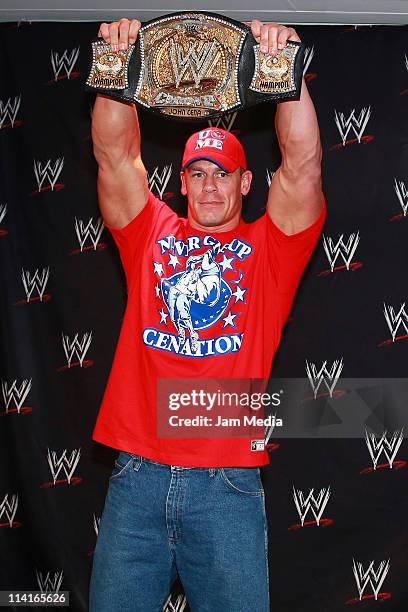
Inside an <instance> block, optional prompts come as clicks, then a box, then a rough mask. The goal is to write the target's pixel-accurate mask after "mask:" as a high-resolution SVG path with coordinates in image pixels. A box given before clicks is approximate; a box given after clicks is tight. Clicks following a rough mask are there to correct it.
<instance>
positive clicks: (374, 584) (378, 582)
mask: <svg viewBox="0 0 408 612" xmlns="http://www.w3.org/2000/svg"><path fill="white" fill-rule="evenodd" d="M373 565H374V561H371V563H370V565H369V566H368V568H367V569H366V570H364V568H363V564H362V563H360V562H357V563H356V562H355V561H354V559H353V574H354V578H355V579H356V584H357V588H358V593H359V596H360V601H361V599H362V597H363V593H364V590H365V588H366V586H367V585H368V584H371V588H372V589H373V593H374V596H375V599H377V598H378V592H379V590H380V589H381V586H382V583H383V582H384V580H385V577H386V575H387V573H388V570H389V569H390V560H389V559H388V561H381V562H380V565H379V566H378V569H377V571H376V572H375V571H374V568H373Z"/></svg>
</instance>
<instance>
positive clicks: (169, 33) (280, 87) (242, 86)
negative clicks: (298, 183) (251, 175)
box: [86, 12, 304, 120]
mask: <svg viewBox="0 0 408 612" xmlns="http://www.w3.org/2000/svg"><path fill="white" fill-rule="evenodd" d="M303 55H304V45H303V44H302V43H299V42H297V41H290V40H289V41H287V43H286V46H285V48H284V49H282V50H280V51H279V52H278V54H277V55H276V56H275V57H272V56H271V55H269V54H267V53H262V52H261V50H260V45H259V44H257V42H256V40H255V39H254V37H253V35H252V32H251V28H250V27H249V26H247V25H246V24H243V23H240V22H238V21H235V20H233V19H229V18H228V17H222V16H221V15H216V14H214V13H204V12H188V13H186V12H179V13H174V14H172V15H167V16H164V17H159V18H156V19H152V20H151V21H148V22H146V23H145V25H144V26H143V27H142V28H140V30H139V34H138V38H137V41H136V43H135V44H132V45H129V46H128V48H127V49H125V50H122V51H121V50H118V51H112V50H111V48H110V45H109V44H107V43H105V42H104V41H103V39H100V38H98V39H96V40H94V41H93V42H92V63H91V67H90V74H89V76H88V79H87V81H86V89H87V90H88V91H91V90H92V91H97V92H99V93H103V94H104V95H107V96H110V97H112V98H115V99H117V100H121V101H124V102H133V103H135V104H137V105H139V106H141V107H143V108H145V109H149V110H151V111H152V112H155V113H160V114H162V115H164V116H166V117H173V118H177V119H183V120H200V119H203V118H211V117H218V116H220V115H223V114H225V113H228V112H231V111H237V110H240V109H242V108H247V107H249V106H252V105H254V104H257V103H259V102H265V101H268V100H269V101H282V100H299V98H300V88H301V81H302V73H303Z"/></svg>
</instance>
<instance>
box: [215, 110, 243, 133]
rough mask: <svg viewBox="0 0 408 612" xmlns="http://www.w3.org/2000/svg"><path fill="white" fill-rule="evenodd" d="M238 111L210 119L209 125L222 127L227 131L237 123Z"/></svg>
mask: <svg viewBox="0 0 408 612" xmlns="http://www.w3.org/2000/svg"><path fill="white" fill-rule="evenodd" d="M237 115H238V113H236V112H235V113H226V114H225V115H223V116H222V117H217V118H216V119H208V125H209V127H215V128H222V129H223V130H226V131H227V132H230V131H231V130H232V126H233V125H234V123H235V119H236V118H237Z"/></svg>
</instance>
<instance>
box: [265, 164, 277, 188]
mask: <svg viewBox="0 0 408 612" xmlns="http://www.w3.org/2000/svg"><path fill="white" fill-rule="evenodd" d="M274 174H275V172H274V171H273V170H269V168H267V169H266V182H267V183H268V187H270V186H271V183H272V179H273V176H274Z"/></svg>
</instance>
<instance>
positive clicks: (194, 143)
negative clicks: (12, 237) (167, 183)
mask: <svg viewBox="0 0 408 612" xmlns="http://www.w3.org/2000/svg"><path fill="white" fill-rule="evenodd" d="M199 159H207V160H208V161H210V162H213V163H214V164H217V166H219V167H220V168H221V169H222V170H225V171H226V172H235V170H236V169H237V168H243V169H244V170H246V158H245V153H244V149H243V148H242V145H241V143H240V142H239V140H238V139H237V138H236V137H235V136H234V134H231V132H228V131H227V130H222V129H221V128H213V127H209V128H206V129H205V130H201V131H200V132H195V133H194V134H192V135H191V136H190V138H189V139H188V140H187V142H186V146H185V148H184V154H183V161H182V163H181V169H182V171H183V172H184V170H185V169H186V168H187V166H189V165H190V164H192V163H193V162H194V161H197V160H199Z"/></svg>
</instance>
